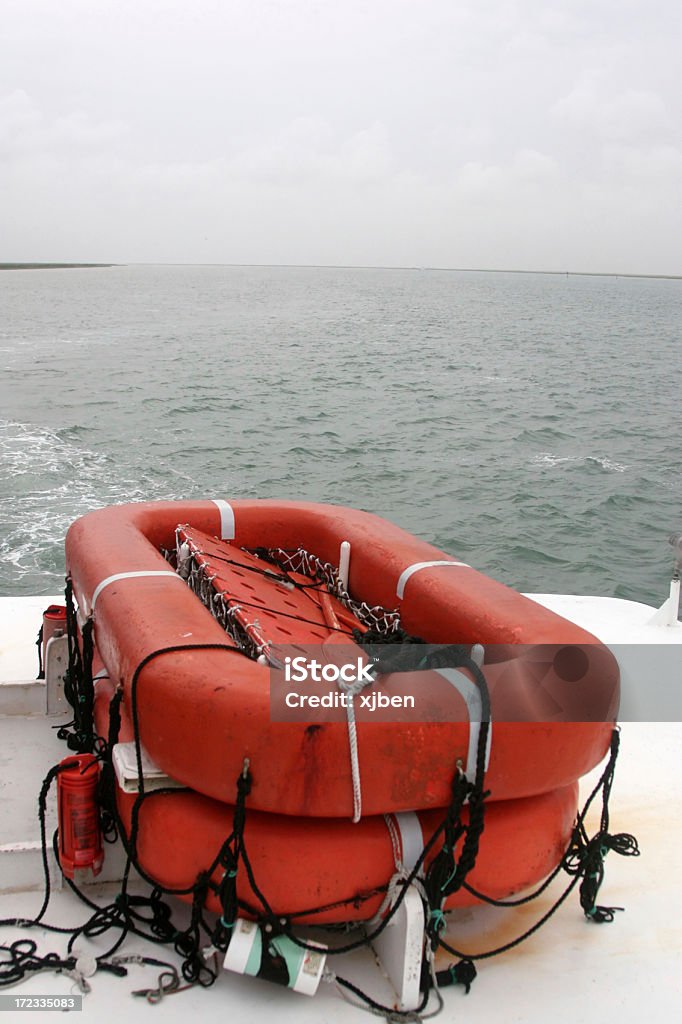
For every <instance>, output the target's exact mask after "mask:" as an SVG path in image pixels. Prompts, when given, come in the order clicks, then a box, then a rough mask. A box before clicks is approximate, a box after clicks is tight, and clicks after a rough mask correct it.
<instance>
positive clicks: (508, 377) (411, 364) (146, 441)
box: [0, 266, 682, 604]
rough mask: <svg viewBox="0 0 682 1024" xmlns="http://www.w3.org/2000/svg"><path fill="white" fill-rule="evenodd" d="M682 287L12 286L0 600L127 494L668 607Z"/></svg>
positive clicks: (334, 281)
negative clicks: (372, 541)
mask: <svg viewBox="0 0 682 1024" xmlns="http://www.w3.org/2000/svg"><path fill="white" fill-rule="evenodd" d="M681 314H682V281H678V280H661V279H645V278H622V277H599V276H595V277H582V276H575V275H565V276H564V275H550V274H516V273H487V272H453V271H440V270H421V269H403V270H388V269H387V270H379V269H343V268H287V267H227V266H124V267H112V268H106V269H104V268H103V269H83V270H25V271H4V272H2V273H0V366H1V367H2V383H1V385H0V387H1V391H0V593H2V594H32V593H43V594H53V593H57V592H59V591H60V589H61V587H62V583H63V572H64V565H63V538H64V533H65V531H66V529H67V527H68V525H69V523H70V522H71V521H72V520H73V519H75V518H76V517H77V516H79V515H82V514H83V513H85V512H87V511H88V510H90V509H94V508H97V507H99V506H101V505H106V504H110V503H112V502H122V501H138V500H142V499H154V498H163V499H179V498H195V497H202V498H203V497H222V498H228V499H229V498H239V497H277V498H302V499H309V500H312V501H321V502H338V503H341V504H344V505H351V506H355V507H358V508H364V509H367V510H369V511H372V512H375V513H377V514H379V515H381V516H384V517H386V518H388V519H391V520H393V521H394V522H396V523H398V524H400V525H401V526H403V527H404V528H405V529H407V530H409V531H410V532H412V533H414V534H417V535H419V536H420V537H423V538H424V539H425V540H428V541H430V542H432V543H433V544H435V545H436V546H437V547H439V548H441V549H442V550H443V551H446V552H448V553H450V554H453V555H456V556H458V557H459V558H462V559H463V560H465V561H467V562H469V563H470V564H472V565H474V566H476V567H477V568H479V569H480V570H482V571H483V572H485V573H488V574H490V575H492V576H494V577H496V578H497V579H500V580H502V581H503V582H505V583H507V584H509V585H511V586H513V587H516V588H518V589H520V590H525V591H534V592H553V593H588V594H604V595H615V596H620V597H626V598H630V599H633V600H639V601H645V602H647V603H650V604H659V603H660V602H661V601H662V600H663V598H664V597H665V596H666V593H667V581H668V578H669V572H670V567H671V551H670V549H669V548H668V547H667V544H666V541H667V537H668V534H669V533H671V532H673V531H674V530H679V529H682V500H681V498H682V481H681V480H680V440H681V434H682V430H681V427H680V423H681V417H680V411H679V408H680V400H681V397H682V360H681V359H680V356H679V337H680V325H681V323H682V316H681Z"/></svg>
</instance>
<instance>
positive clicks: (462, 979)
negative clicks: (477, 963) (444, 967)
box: [448, 959, 477, 996]
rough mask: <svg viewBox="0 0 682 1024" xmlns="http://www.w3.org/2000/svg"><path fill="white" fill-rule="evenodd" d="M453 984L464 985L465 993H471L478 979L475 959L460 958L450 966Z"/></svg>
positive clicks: (449, 971) (449, 970)
mask: <svg viewBox="0 0 682 1024" xmlns="http://www.w3.org/2000/svg"><path fill="white" fill-rule="evenodd" d="M448 973H449V974H450V977H451V978H452V984H453V985H464V994H465V995H467V996H468V995H469V992H470V990H471V986H472V985H473V983H474V981H475V980H476V974H477V971H476V968H475V967H474V962H473V960H466V959H465V960H460V961H459V963H456V964H453V965H452V966H451V967H449V968H448Z"/></svg>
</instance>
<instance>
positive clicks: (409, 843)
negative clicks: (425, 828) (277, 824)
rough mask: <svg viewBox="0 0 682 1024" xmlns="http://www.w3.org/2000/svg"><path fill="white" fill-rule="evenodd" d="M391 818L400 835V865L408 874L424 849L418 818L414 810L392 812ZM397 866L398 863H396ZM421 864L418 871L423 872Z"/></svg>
mask: <svg viewBox="0 0 682 1024" xmlns="http://www.w3.org/2000/svg"><path fill="white" fill-rule="evenodd" d="M391 818H392V819H393V821H394V822H395V823H396V825H397V826H398V834H399V836H400V851H401V852H400V860H401V864H400V867H402V868H403V870H404V871H405V875H406V876H407V875H409V874H410V873H411V871H412V870H413V868H414V866H415V864H416V863H417V861H418V860H419V858H420V857H421V855H422V850H423V849H424V836H423V835H422V827H421V825H420V824H419V818H418V817H417V815H416V814H415V812H414V811H401V812H400V813H399V814H392V815H391ZM396 867H398V865H396ZM423 870H424V868H423V865H422V867H421V868H420V869H419V873H420V874H422V873H423Z"/></svg>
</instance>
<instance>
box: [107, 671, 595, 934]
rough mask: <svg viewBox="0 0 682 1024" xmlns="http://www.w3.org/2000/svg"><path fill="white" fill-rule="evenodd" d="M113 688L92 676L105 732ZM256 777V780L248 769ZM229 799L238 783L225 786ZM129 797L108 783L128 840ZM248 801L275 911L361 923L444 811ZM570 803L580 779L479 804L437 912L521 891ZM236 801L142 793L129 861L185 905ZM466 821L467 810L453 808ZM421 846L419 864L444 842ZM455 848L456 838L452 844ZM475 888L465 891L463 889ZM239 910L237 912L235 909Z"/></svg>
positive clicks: (544, 862) (540, 867) (251, 837)
mask: <svg viewBox="0 0 682 1024" xmlns="http://www.w3.org/2000/svg"><path fill="white" fill-rule="evenodd" d="M113 692H114V686H113V685H112V683H111V680H109V679H106V678H105V679H102V680H101V681H99V682H98V683H97V693H96V698H95V720H96V724H97V730H98V732H99V734H100V735H103V736H105V735H107V732H108V727H109V718H108V708H109V701H110V700H111V697H112V695H113ZM133 739H134V729H133V726H132V723H131V721H130V718H129V715H128V713H127V711H126V708H125V705H124V706H123V707H122V708H121V724H120V732H119V740H120V741H121V742H124V743H130V742H131V741H132V740H133ZM254 778H255V777H254ZM232 793H233V799H234V798H235V797H236V786H235V785H234V782H233V786H232ZM137 800H138V794H132V793H125V792H123V790H122V789H120V787H119V786H118V785H117V786H116V803H117V808H118V813H119V816H120V819H121V822H122V824H123V826H124V828H125V831H126V835H127V837H128V839H130V837H131V831H132V819H133V808H134V807H135V804H136V801H137ZM251 802H252V801H251V796H249V797H248V798H247V808H246V825H245V830H244V843H245V847H246V851H247V854H248V860H249V865H250V870H251V871H252V877H253V879H254V881H255V883H256V885H257V887H258V889H259V891H260V892H261V893H262V895H263V896H264V897H265V899H266V900H267V902H268V906H269V908H270V910H271V911H272V912H273V913H274V914H275V915H276V916H278V917H279V916H286V917H295V923H296V924H320V925H322V924H330V923H337V922H350V921H367V920H369V919H370V918H371V917H373V916H374V915H375V914H376V913H377V912H378V911H379V909H380V907H381V905H382V902H383V899H384V894H385V889H386V886H387V885H388V883H389V881H390V879H391V878H392V876H393V875H394V874H395V872H396V871H397V869H398V864H397V863H396V860H398V861H399V862H400V865H401V867H402V868H403V869H404V870H405V872H406V873H408V874H409V872H410V871H411V870H412V868H413V867H414V866H415V864H416V863H417V860H418V859H419V857H420V856H421V854H422V851H423V849H424V847H425V845H426V844H427V843H428V842H429V840H430V838H431V837H432V835H433V834H434V832H435V831H436V830H437V829H438V828H439V826H440V825H441V823H442V821H443V816H444V812H443V810H442V809H441V810H431V811H420V812H418V813H414V812H409V811H408V812H402V813H398V814H394V815H393V814H392V815H385V816H384V815H373V816H371V817H364V818H363V819H362V821H360V822H359V823H358V824H351V823H350V822H349V821H341V820H339V819H338V818H315V819H311V818H294V817H291V816H288V815H283V814H268V813H264V812H262V811H254V810H252V809H251ZM577 806H578V784H577V783H572V784H570V785H568V786H563V787H560V788H558V789H555V790H553V791H551V792H549V793H543V794H540V795H539V796H534V797H526V798H521V799H517V800H501V801H486V805H485V828H484V830H483V833H482V835H481V837H480V839H479V844H478V852H477V855H476V862H475V865H474V867H473V868H472V870H471V873H470V874H468V875H467V886H468V888H461V889H459V890H458V891H456V892H454V893H452V894H451V895H450V896H448V898H447V900H446V903H445V905H444V909H452V908H454V907H460V906H467V905H472V904H476V903H478V902H480V901H479V899H478V897H477V896H476V893H481V894H483V895H484V896H486V897H488V898H492V899H495V900H502V899H506V898H508V897H510V896H512V895H514V894H515V893H518V892H523V891H526V890H528V889H530V888H531V887H533V886H535V885H537V884H538V883H539V882H540V881H542V880H543V879H544V878H546V877H547V876H548V875H549V874H550V873H551V872H552V871H553V870H554V868H555V867H556V866H557V865H558V864H559V862H560V861H561V859H562V857H563V856H564V854H565V852H566V850H567V849H568V846H569V843H570V839H571V835H572V832H573V826H574V822H575V818H576V812H577ZM233 814H234V808H233V807H232V806H230V805H229V804H226V803H223V802H221V801H219V800H213V799H211V798H210V797H206V796H203V795H201V794H199V793H195V792H192V791H191V790H176V791H170V790H168V789H163V790H161V791H158V792H154V791H151V792H145V794H144V796H143V798H142V800H141V802H140V804H139V806H138V808H137V812H136V817H137V827H136V834H135V858H136V862H137V864H138V865H139V867H140V868H141V869H142V871H144V873H145V874H146V875H147V878H148V881H150V882H151V883H152V884H153V885H160V886H161V887H162V888H163V889H164V890H171V894H173V892H172V891H175V893H174V894H175V895H178V896H179V897H180V898H181V899H185V900H186V901H187V902H190V901H191V899H192V896H191V889H192V887H193V886H194V885H195V883H196V881H197V878H199V876H200V875H202V874H203V873H204V872H206V871H208V870H209V869H210V868H211V867H212V865H213V862H214V861H215V859H216V857H217V855H218V853H219V851H220V850H221V847H222V846H223V844H224V842H225V840H226V839H227V838H228V837H229V835H230V833H231V832H232V828H233ZM461 821H462V824H463V825H467V824H468V821H469V809H468V806H465V807H464V808H463V810H462V814H461ZM442 842H443V841H442V839H440V840H437V841H436V842H435V844H434V845H433V847H432V848H431V849H430V850H429V852H428V854H427V856H426V858H425V860H424V865H423V867H424V869H426V868H428V866H429V865H430V863H431V861H432V860H433V859H434V857H435V856H436V855H437V853H438V851H439V850H440V848H441V846H442ZM460 853H461V840H460V842H459V843H458V845H457V847H456V849H455V857H456V859H457V858H458V857H459V855H460ZM224 873H225V868H224V867H220V866H218V867H217V868H216V869H215V870H214V871H213V873H212V875H211V881H212V883H214V884H213V887H212V888H211V887H209V890H208V893H207V898H206V904H205V905H206V907H207V908H208V909H209V910H211V911H214V912H216V913H221V911H222V907H221V905H220V903H219V901H218V898H217V896H216V894H215V888H216V887H217V886H218V885H219V884H220V882H221V881H222V879H223V876H224ZM236 885H237V892H238V894H239V899H240V900H241V901H244V902H245V903H246V904H248V905H249V906H251V907H253V909H254V911H255V912H256V913H260V912H261V911H262V910H263V908H262V907H261V905H260V902H259V896H258V894H257V893H256V892H255V891H254V889H253V887H252V884H251V879H250V877H249V873H248V871H247V869H246V865H245V862H244V860H243V858H242V859H240V861H239V865H238V871H237V878H236ZM472 890H473V891H472ZM240 913H242V915H244V916H249V915H248V913H246V914H245V912H244V910H243V909H242V910H241V911H240Z"/></svg>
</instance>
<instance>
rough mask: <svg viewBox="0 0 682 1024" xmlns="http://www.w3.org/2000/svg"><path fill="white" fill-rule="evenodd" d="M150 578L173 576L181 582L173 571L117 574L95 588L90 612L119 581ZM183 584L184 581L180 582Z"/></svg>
mask: <svg viewBox="0 0 682 1024" xmlns="http://www.w3.org/2000/svg"><path fill="white" fill-rule="evenodd" d="M150 576H172V577H173V579H174V580H180V577H179V576H178V574H177V573H175V572H173V570H172V569H141V570H139V571H138V572H116V573H114V575H113V576H107V578H106V579H104V580H102V582H101V583H98V584H97V586H96V587H95V592H94V594H93V595H92V601H91V602H90V612H91V613H93V612H94V611H95V605H96V604H97V598H98V597H99V595H100V594H101V593H102V591H103V590H104V588H105V587H108V586H109V584H111V583H118V581H119V580H137V579H147V578H149V577H150ZM180 582H181V583H182V580H180Z"/></svg>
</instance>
